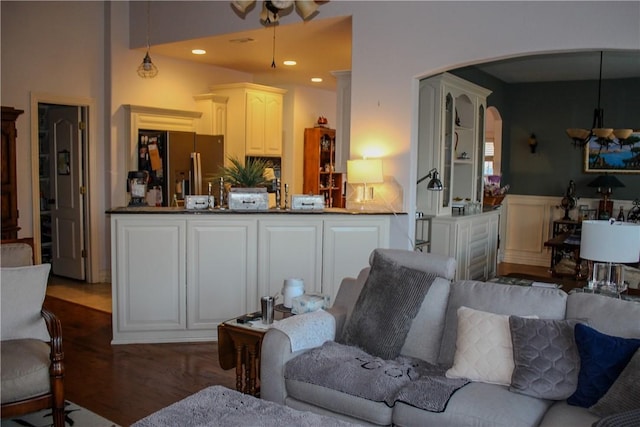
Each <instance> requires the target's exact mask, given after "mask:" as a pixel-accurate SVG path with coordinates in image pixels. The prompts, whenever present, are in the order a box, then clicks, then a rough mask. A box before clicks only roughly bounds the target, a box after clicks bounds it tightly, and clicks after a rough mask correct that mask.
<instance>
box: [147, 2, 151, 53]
mask: <svg viewBox="0 0 640 427" xmlns="http://www.w3.org/2000/svg"><path fill="white" fill-rule="evenodd" d="M149 31H151V0H147V52H149V49H150V48H151V46H150V45H149Z"/></svg>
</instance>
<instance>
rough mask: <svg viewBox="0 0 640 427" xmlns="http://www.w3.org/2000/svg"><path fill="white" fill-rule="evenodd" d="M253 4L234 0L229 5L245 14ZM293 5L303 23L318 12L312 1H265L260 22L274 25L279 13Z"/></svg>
mask: <svg viewBox="0 0 640 427" xmlns="http://www.w3.org/2000/svg"><path fill="white" fill-rule="evenodd" d="M254 3H255V0H234V1H232V2H231V5H232V6H233V7H234V8H236V10H238V12H240V13H242V14H245V13H246V12H247V9H248V8H249V7H250V6H251V5H252V4H254ZM294 4H295V8H296V10H297V11H298V15H300V16H301V17H302V19H303V20H305V21H306V20H307V19H309V18H310V17H311V16H312V15H313V14H314V13H315V12H316V11H317V10H318V4H317V3H316V2H315V1H314V0H296V1H294V0H270V1H269V0H267V1H263V2H262V12H261V13H260V22H262V23H263V24H264V25H269V24H275V23H276V22H278V19H279V18H280V14H281V11H284V10H287V9H289V8H291V7H292V6H293V5H294Z"/></svg>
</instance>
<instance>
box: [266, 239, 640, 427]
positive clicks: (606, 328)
mask: <svg viewBox="0 0 640 427" xmlns="http://www.w3.org/2000/svg"><path fill="white" fill-rule="evenodd" d="M455 264H456V263H455V261H454V260H453V259H451V258H447V257H442V256H438V255H434V254H422V253H419V252H411V251H402V250H390V249H377V250H375V251H374V252H373V253H372V255H371V258H370V266H369V267H366V268H364V269H363V270H362V271H361V272H360V274H359V276H358V277H357V278H346V279H344V280H343V281H342V283H341V286H340V289H339V292H338V294H337V296H336V299H335V301H334V304H333V306H332V308H331V309H329V310H328V313H329V314H328V315H327V313H315V314H314V315H315V317H316V318H317V319H321V320H320V321H318V322H317V323H314V320H313V318H312V317H309V318H307V319H305V320H304V321H302V320H303V318H302V317H300V318H299V319H296V317H299V316H293V317H291V318H289V319H285V320H283V321H282V322H280V323H281V324H283V325H284V326H285V327H274V328H271V329H270V330H269V331H268V332H267V334H266V335H265V337H264V340H263V346H262V350H261V397H262V398H263V399H267V400H270V401H274V402H278V403H280V404H284V405H287V406H290V407H293V408H296V409H300V410H310V411H312V412H315V413H319V414H323V415H331V416H333V417H336V418H340V419H343V420H348V421H351V422H354V423H358V424H364V425H398V426H438V427H441V426H505V427H518V426H522V427H525V426H526V427H531V426H542V427H552V426H558V427H566V426H591V425H594V424H597V423H600V425H615V424H605V423H606V422H615V417H618V418H620V417H622V416H625V417H629V416H632V417H638V418H636V419H637V420H638V422H640V412H639V411H638V405H639V404H638V399H637V396H638V395H640V391H639V390H638V383H639V381H638V380H639V378H638V372H639V365H640V351H637V348H638V347H640V303H637V302H633V301H625V300H621V299H616V298H612V297H608V296H602V295H596V294H588V293H583V292H580V293H570V294H567V293H565V292H564V291H562V290H561V289H555V288H544V287H522V286H513V285H504V284H499V283H487V282H478V281H456V282H452V278H453V277H454V272H455ZM407 283H408V284H409V285H407V286H405V285H406V284H407ZM407 287H408V288H412V289H408V290H407V289H405V288H407ZM420 287H422V288H426V290H425V289H423V291H422V292H423V294H424V295H422V296H420V295H421V294H420V292H417V291H415V289H417V288H420ZM381 289H382V290H381ZM390 290H391V292H390ZM380 292H381V293H380ZM416 292H417V293H416ZM372 295H373V297H372ZM370 300H373V305H371V304H369V305H367V301H369V302H370ZM416 300H417V302H418V304H417V305H416V304H415V301H416ZM407 301H409V304H408V305H407ZM411 301H413V304H412V303H411ZM398 313H408V314H407V315H406V316H404V317H408V319H404V320H403V319H400V320H398V317H402V316H397V314H398ZM303 316H307V315H303ZM322 316H329V317H330V318H331V319H330V320H332V322H327V321H326V320H327V319H326V317H325V318H323V317H322ZM402 322H404V323H405V325H404V326H402V325H400V326H399V325H398V324H399V323H400V324H401V323H402ZM327 324H329V326H327ZM358 328H362V329H367V328H368V329H369V331H368V332H367V333H368V335H367V333H363V334H362V336H359V334H360V333H359V332H358V331H357V329H358ZM403 328H404V329H403ZM306 334H309V335H308V336H318V337H320V339H318V340H317V341H316V342H312V341H313V340H311V343H309V342H307V343H305V345H304V347H306V348H302V349H300V346H299V345H297V344H296V343H295V342H294V341H295V340H297V339H298V338H296V337H300V336H305V335H306ZM372 334H373V335H372ZM372 337H373V338H372ZM292 349H293V351H292ZM358 352H363V353H358ZM618 353H620V354H618ZM363 354H368V355H369V356H363ZM347 359H353V360H356V363H358V364H360V367H362V368H363V369H361V371H362V372H365V371H367V372H366V375H371V371H375V370H376V369H378V368H380V367H381V366H385V367H384V368H381V369H382V370H384V371H385V372H381V373H380V375H381V376H385V375H386V376H390V375H391V376H392V377H393V378H392V379H393V380H396V379H397V378H398V377H402V376H403V375H404V376H405V377H407V379H408V383H407V384H409V385H408V386H407V385H406V384H405V385H404V386H403V387H405V388H403V389H402V390H403V391H402V392H398V391H397V390H396V391H394V392H393V393H394V397H393V398H391V399H389V398H388V396H385V397H380V396H379V395H376V393H378V392H379V390H378V385H379V384H378V383H379V381H378V378H373V377H371V376H369V377H366V378H364V377H362V378H359V376H360V374H358V372H359V371H355V373H354V371H353V370H352V371H344V366H343V365H344V364H345V361H346V360H347ZM424 362H427V365H426V366H427V367H426V368H425V367H424V366H423V364H424ZM388 363H394V364H395V365H385V364H388ZM296 366H297V368H296ZM406 366H408V368H405V367H406ZM396 368H398V369H396ZM296 369H297V372H296ZM425 369H426V370H425ZM429 369H431V371H429ZM421 372H422V373H424V372H427V376H423V377H422V379H423V380H428V384H427V385H426V386H425V382H424V381H423V383H422V385H421V386H420V387H423V386H424V387H427V388H426V390H438V391H439V392H440V391H441V389H442V388H443V387H444V388H447V387H448V390H450V391H451V394H450V395H449V396H448V397H447V398H445V399H443V398H442V396H440V397H439V399H442V400H443V402H442V405H441V406H440V407H439V408H436V409H429V405H430V404H431V403H430V402H426V404H425V403H424V402H418V403H416V401H415V400H411V399H406V398H404V397H403V396H405V395H406V394H407V392H405V390H406V387H410V386H414V384H415V383H417V382H418V381H414V382H412V380H413V379H415V378H409V377H412V376H415V377H418V376H420V375H421ZM414 374H415V375H414ZM429 375H435V376H437V378H436V377H435V376H434V377H431V376H429ZM603 375H604V377H606V378H605V380H604V383H603V381H602V378H601V377H602V376H603ZM592 377H595V379H594V378H592ZM372 378H373V379H372ZM331 381H333V383H332V382H331ZM456 381H457V382H456ZM336 382H337V383H336ZM634 383H635V385H634ZM353 384H356V385H358V384H359V386H358V387H359V388H358V387H356V388H358V389H357V390H356V391H353V390H349V386H350V385H353ZM612 384H613V385H612ZM429 387H430V388H429ZM414 388H415V387H414ZM385 393H386V392H385ZM634 393H635V397H632V398H631V399H629V396H634ZM369 394H373V395H374V397H371V396H370V395H369ZM429 395H431V391H429V392H423V393H422V396H421V397H420V398H421V399H423V400H424V399H425V396H429ZM405 397H406V396H405ZM567 399H568V400H569V402H570V403H572V404H570V403H569V402H568V401H567ZM427 400H428V399H427ZM425 405H426V406H425ZM598 405H599V406H598ZM424 408H427V409H424ZM634 408H635V409H636V410H635V411H634V410H633V409H634ZM639 425H640V424H639Z"/></svg>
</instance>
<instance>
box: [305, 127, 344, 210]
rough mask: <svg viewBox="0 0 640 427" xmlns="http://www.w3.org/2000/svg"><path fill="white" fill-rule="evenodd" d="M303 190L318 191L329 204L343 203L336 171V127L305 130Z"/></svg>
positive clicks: (326, 204) (335, 206)
mask: <svg viewBox="0 0 640 427" xmlns="http://www.w3.org/2000/svg"><path fill="white" fill-rule="evenodd" d="M302 192H303V193H304V194H320V195H322V196H323V197H324V201H325V203H324V204H325V206H326V207H328V208H343V207H344V203H345V200H344V188H343V177H342V174H341V173H337V172H336V131H335V130H334V129H329V128H322V127H317V128H307V129H305V130H304V181H303V187H302Z"/></svg>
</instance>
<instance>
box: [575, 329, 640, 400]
mask: <svg viewBox="0 0 640 427" xmlns="http://www.w3.org/2000/svg"><path fill="white" fill-rule="evenodd" d="M575 337H576V345H577V347H578V353H579V354H580V373H579V374H578V387H577V388H576V391H575V393H573V394H572V395H571V396H570V397H569V398H568V399H567V403H568V404H569V405H574V406H582V407H584V408H588V407H590V406H592V405H594V404H595V403H596V402H597V401H598V400H599V399H600V398H601V397H602V396H604V394H605V393H606V392H607V390H609V387H611V385H612V384H613V383H614V382H615V381H616V379H617V378H618V376H619V375H620V373H621V372H622V370H623V369H624V368H625V366H627V363H629V360H631V357H633V354H634V353H635V352H636V350H637V349H638V348H640V339H633V338H622V337H614V336H611V335H606V334H603V333H602V332H598V331H596V330H595V329H593V328H590V327H589V326H587V325H584V324H581V323H579V324H577V325H576V327H575Z"/></svg>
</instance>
